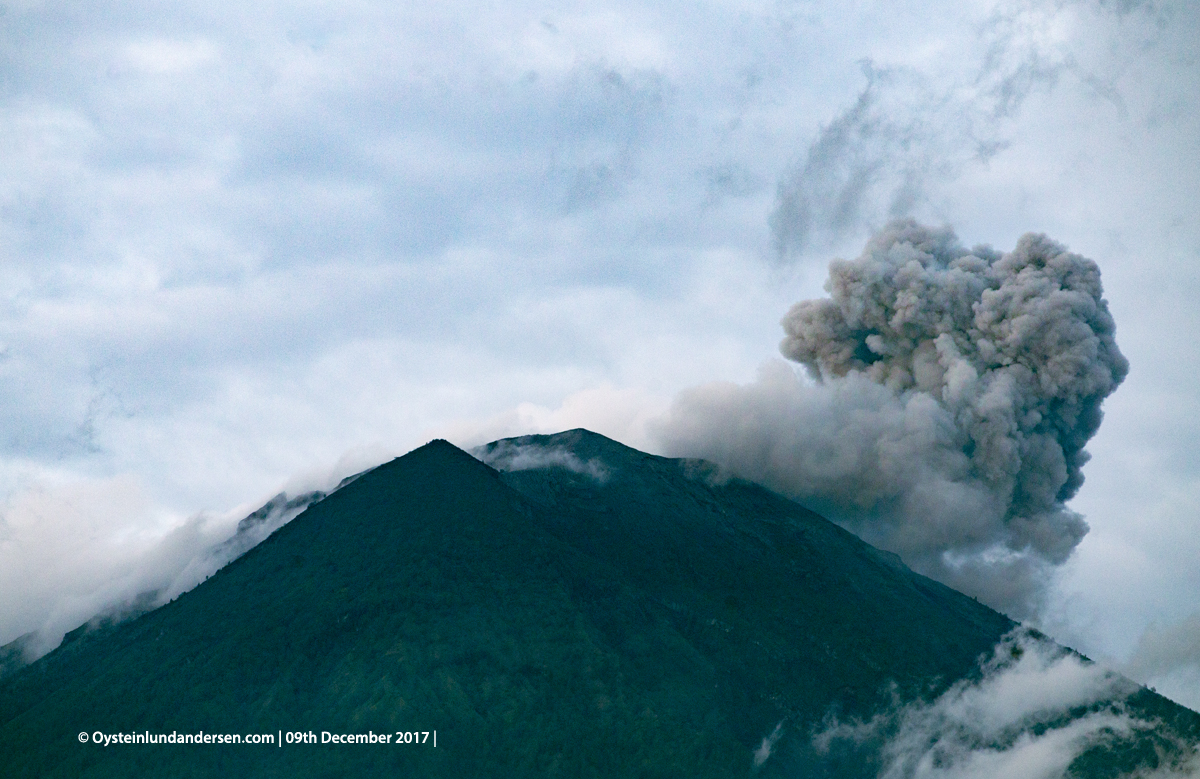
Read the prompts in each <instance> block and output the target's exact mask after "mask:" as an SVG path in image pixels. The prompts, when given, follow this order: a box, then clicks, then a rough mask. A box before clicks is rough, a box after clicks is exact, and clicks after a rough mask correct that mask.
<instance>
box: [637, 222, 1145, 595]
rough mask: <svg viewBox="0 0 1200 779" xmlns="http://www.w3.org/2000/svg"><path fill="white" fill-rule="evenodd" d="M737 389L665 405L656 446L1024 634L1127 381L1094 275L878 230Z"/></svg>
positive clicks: (1057, 252) (1082, 526) (1064, 263)
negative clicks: (810, 511) (1115, 396)
mask: <svg viewBox="0 0 1200 779" xmlns="http://www.w3.org/2000/svg"><path fill="white" fill-rule="evenodd" d="M826 289H827V290H828V291H829V292H830V297H828V298H822V299H819V300H808V301H803V302H801V303H798V304H796V305H795V306H794V307H793V308H792V310H791V311H790V312H788V314H787V316H786V317H785V318H784V320H783V326H784V330H785V332H786V338H785V339H784V341H783V343H782V345H781V351H782V352H783V354H784V356H786V357H788V358H789V359H791V360H794V361H796V362H797V363H799V364H800V365H803V366H804V367H805V368H806V369H807V373H808V375H809V377H810V379H811V381H807V382H806V381H804V380H803V379H802V378H801V377H800V376H798V375H796V372H795V371H793V370H792V369H791V368H790V367H789V366H787V365H785V364H783V363H773V364H768V365H767V366H764V368H763V370H762V372H761V374H760V376H759V379H758V380H757V381H756V382H754V383H752V384H749V385H745V386H737V385H731V384H712V385H705V386H701V387H698V388H695V389H692V390H690V391H687V392H684V393H681V395H680V396H679V397H678V398H677V399H676V402H675V404H674V406H673V407H672V410H671V411H670V412H669V414H668V415H667V417H666V418H665V419H664V420H663V423H662V425H661V426H660V428H659V436H660V439H661V441H662V442H663V445H664V446H665V448H666V449H667V450H668V451H669V452H670V453H671V454H674V455H680V456H688V457H702V458H706V459H710V460H713V461H715V462H716V463H718V464H719V465H722V466H724V467H726V468H728V469H729V470H731V471H733V472H734V473H737V474H739V475H742V476H745V477H747V478H750V479H753V480H755V481H759V482H762V483H764V484H767V485H768V486H770V487H772V488H774V489H777V490H779V491H781V492H783V493H784V494H787V495H789V496H791V497H794V498H796V499H798V500H800V501H801V502H804V503H806V504H808V505H811V506H812V507H813V508H815V509H818V510H820V511H823V512H826V513H827V514H828V515H830V517H831V518H832V519H834V520H836V521H838V522H840V523H841V524H843V525H845V526H846V527H848V528H850V529H851V530H853V531H854V532H856V533H858V534H859V535H860V536H862V537H863V538H865V539H866V540H867V541H869V542H871V543H873V544H875V545H876V546H881V547H883V548H885V549H888V550H891V551H894V552H896V553H898V554H900V555H901V556H902V557H903V558H904V559H905V561H906V562H907V563H908V564H909V565H911V566H913V567H914V568H916V569H917V570H920V571H921V572H923V573H926V574H928V575H931V576H934V577H935V578H938V579H940V580H942V581H944V582H946V583H948V584H950V585H951V586H954V587H956V588H958V589H961V590H964V591H966V592H969V593H971V594H974V595H977V596H979V597H981V598H983V599H984V600H986V601H987V602H988V603H990V604H991V605H993V606H995V607H997V608H1001V609H1003V610H1005V611H1008V612H1009V613H1010V614H1012V615H1014V616H1017V617H1021V618H1024V617H1029V616H1031V615H1033V614H1034V613H1036V611H1037V609H1038V599H1039V597H1040V594H1041V591H1042V585H1043V584H1044V579H1045V576H1046V574H1047V572H1048V571H1049V570H1050V568H1052V567H1053V566H1055V565H1057V564H1060V563H1062V562H1063V561H1065V560H1066V559H1067V558H1068V557H1069V556H1070V554H1071V552H1072V550H1074V548H1075V547H1076V545H1077V544H1078V543H1079V541H1080V540H1081V539H1082V538H1083V536H1084V534H1085V533H1086V532H1087V524H1086V523H1085V522H1084V520H1083V517H1081V516H1080V515H1078V514H1077V513H1075V512H1073V511H1071V510H1070V509H1069V508H1068V507H1067V501H1068V500H1070V498H1071V497H1072V496H1073V495H1075V493H1076V491H1077V490H1078V489H1079V487H1080V485H1081V484H1082V483H1083V473H1082V467H1083V464H1084V463H1085V462H1086V461H1087V459H1088V455H1087V453H1086V451H1085V450H1084V446H1085V445H1086V443H1087V441H1088V440H1089V439H1090V438H1091V437H1092V436H1093V435H1094V434H1095V433H1096V431H1097V429H1098V428H1099V426H1100V420H1101V417H1102V415H1101V411H1100V405H1101V402H1102V401H1103V400H1104V398H1105V397H1107V396H1108V395H1109V394H1110V393H1111V392H1112V391H1113V390H1115V389H1116V387H1117V385H1119V384H1120V383H1121V381H1122V380H1123V379H1124V377H1125V375H1126V373H1127V372H1128V369H1129V366H1128V362H1127V361H1126V360H1125V358H1124V357H1123V356H1122V355H1121V352H1120V350H1119V349H1118V348H1117V345H1116V340H1115V324H1114V322H1113V318H1112V316H1111V315H1110V313H1109V311H1108V305H1107V303H1106V301H1105V300H1104V298H1103V296H1102V288H1101V284H1100V270H1099V268H1098V267H1097V266H1096V264H1095V263H1094V262H1092V261H1091V260H1088V259H1085V258H1083V257H1081V256H1079V255H1077V254H1073V253H1071V252H1069V251H1067V250H1066V248H1065V247H1063V246H1061V245H1059V244H1057V243H1055V242H1053V241H1051V240H1050V239H1048V238H1046V237H1045V236H1043V235H1033V234H1029V235H1025V236H1024V237H1022V238H1021V239H1020V240H1019V241H1018V243H1017V246H1016V248H1015V249H1013V251H1011V252H1008V253H1001V252H998V251H996V250H994V249H992V248H991V247H987V246H978V247H975V248H974V249H970V250H968V249H966V248H964V247H963V246H962V245H961V244H960V243H959V242H958V239H957V238H956V236H955V234H954V232H953V231H952V230H950V229H949V228H930V227H924V226H921V225H919V224H917V223H915V222H912V221H907V220H906V221H897V222H893V223H891V224H889V225H888V226H887V227H886V228H885V229H883V230H882V231H880V232H879V233H878V234H876V235H875V236H874V237H873V238H871V240H870V241H869V242H868V243H867V246H866V248H865V249H864V251H863V253H862V255H861V256H859V257H858V258H856V259H855V260H852V261H845V260H835V261H834V262H833V263H831V265H830V270H829V280H828V281H827V283H826Z"/></svg>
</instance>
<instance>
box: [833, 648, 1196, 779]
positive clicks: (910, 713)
mask: <svg viewBox="0 0 1200 779" xmlns="http://www.w3.org/2000/svg"><path fill="white" fill-rule="evenodd" d="M1137 689H1138V687H1137V685H1135V684H1133V683H1132V682H1130V681H1129V680H1128V679H1125V678H1124V677H1122V676H1120V675H1118V674H1115V673H1113V672H1112V671H1109V670H1106V669H1104V668H1102V667H1101V666H1099V665H1096V664H1094V663H1091V662H1089V661H1087V660H1085V659H1083V658H1082V657H1080V656H1079V655H1077V654H1074V653H1072V652H1070V651H1067V650H1064V649H1062V648H1061V647H1058V646H1056V645H1055V644H1053V643H1052V642H1050V641H1048V640H1047V639H1045V638H1043V637H1040V636H1038V635H1035V634H1033V633H1031V632H1030V631H1027V630H1025V629H1020V628H1019V629H1017V630H1015V631H1014V632H1013V633H1010V634H1009V635H1008V636H1006V637H1005V638H1004V640H1003V641H1001V642H1000V643H999V644H998V645H997V646H996V649H995V651H994V653H993V655H992V657H991V658H990V659H988V660H987V661H986V662H985V663H983V664H982V666H981V668H980V674H979V675H978V676H977V677H975V678H972V679H964V680H962V681H959V682H957V683H956V684H954V685H953V686H951V687H950V689H948V690H947V691H946V692H944V693H942V694H941V695H939V696H938V697H936V698H935V699H933V700H931V701H911V702H907V703H897V704H896V705H894V706H893V707H891V708H890V709H889V710H887V711H885V712H882V713H880V714H878V715H876V716H875V717H873V718H872V719H871V720H869V721H868V722H850V723H841V722H838V721H836V720H832V721H830V722H829V723H827V727H826V728H825V729H824V730H822V731H821V732H820V733H818V734H817V735H816V736H815V737H814V745H815V746H816V748H817V750H818V751H819V752H823V753H829V752H830V751H831V750H837V749H841V750H849V751H852V752H856V753H859V754H860V755H862V756H864V758H865V759H872V760H873V761H877V764H878V765H879V772H878V774H877V775H878V777H880V779H901V778H903V779H934V778H935V777H936V778H938V779H967V778H968V777H989V778H995V777H1002V778H1003V777H1020V778H1021V779H1056V778H1057V777H1063V776H1066V775H1067V770H1068V768H1069V767H1070V766H1071V764H1072V763H1073V762H1074V761H1075V760H1076V759H1077V758H1079V757H1080V755H1082V754H1083V753H1084V752H1086V751H1087V750H1089V749H1091V748H1093V747H1096V746H1101V745H1104V746H1109V747H1111V746H1114V745H1119V744H1120V742H1122V741H1125V740H1127V739H1135V738H1137V737H1138V736H1139V735H1141V734H1144V733H1145V732H1146V731H1149V730H1154V729H1156V728H1159V735H1160V737H1162V738H1165V739H1168V741H1169V740H1170V739H1172V738H1174V737H1173V736H1171V735H1169V734H1165V733H1163V732H1162V731H1161V728H1160V723H1157V722H1149V721H1146V720H1145V719H1142V718H1140V717H1138V716H1137V715H1136V714H1134V713H1132V712H1131V710H1130V709H1129V708H1128V707H1127V706H1126V701H1127V699H1128V698H1129V696H1130V695H1131V694H1133V693H1134V692H1136V691H1137ZM1169 743H1170V747H1171V749H1169V750H1168V751H1169V752H1171V753H1173V755H1174V757H1171V756H1170V755H1168V754H1166V753H1164V754H1163V755H1162V756H1161V757H1162V762H1161V764H1160V765H1159V767H1158V769H1157V770H1156V771H1155V772H1154V773H1153V774H1149V773H1146V772H1144V771H1139V772H1138V773H1137V774H1133V775H1136V776H1139V777H1148V776H1155V777H1161V779H1166V778H1167V777H1179V778H1180V779H1182V778H1183V777H1189V776H1195V775H1196V772H1197V768H1198V767H1200V766H1198V764H1197V761H1196V753H1195V748H1194V747H1193V746H1190V745H1187V744H1177V743H1174V742H1173V741H1170V742H1169ZM1135 770H1136V769H1135Z"/></svg>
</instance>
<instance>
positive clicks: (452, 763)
mask: <svg viewBox="0 0 1200 779" xmlns="http://www.w3.org/2000/svg"><path fill="white" fill-rule="evenodd" d="M488 463H491V465H489V464H488ZM492 465H494V466H496V467H492ZM1014 627H1015V625H1014V623H1013V622H1012V621H1011V620H1009V619H1008V618H1006V617H1005V616H1003V615H1001V614H999V613H997V612H995V611H992V610H991V609H989V608H987V607H986V606H983V605H982V604H980V603H978V602H976V601H975V600H973V599H972V598H969V597H967V596H965V595H962V594H960V593H958V592H955V591H953V590H951V589H949V588H947V587H945V586H943V585H941V584H938V583H936V582H934V581H932V580H930V579H927V578H925V577H922V576H920V575H917V574H915V573H914V572H912V571H911V570H909V569H908V568H906V567H905V566H904V565H903V563H902V562H901V561H900V560H899V558H897V557H895V556H894V555H891V554H888V553H885V552H881V551H879V550H877V549H874V548H873V547H871V546H869V545H868V544H866V543H864V542H863V541H861V540H859V539H858V538H857V537H855V536H854V535H852V534H850V533H848V532H846V531H844V530H842V529H841V528H839V527H837V526H836V525H834V524H832V523H830V522H828V521H826V520H824V519H823V518H821V517H820V516H818V515H816V514H814V513H812V512H810V511H808V510H806V509H804V508H803V507H801V506H799V505H797V504H795V503H793V502H791V501H789V500H786V499H784V498H782V497H780V496H779V495H776V494H774V493H772V492H770V491H768V490H766V489H764V488H762V487H759V486H756V485H754V484H751V483H748V482H744V481H740V480H737V479H730V478H726V477H724V476H723V475H722V474H720V473H718V472H717V471H716V469H715V468H714V467H713V466H711V465H709V464H707V463H704V462H700V461H694V460H675V459H667V458H662V457H656V456H652V455H648V454H644V453H642V452H639V451H637V450H634V449H630V448H628V447H625V446H622V445H620V444H618V443H616V442H614V441H611V440H609V439H606V438H604V437H602V436H598V435H595V434H593V433H589V432H587V431H583V430H574V431H569V432H567V433H562V434H559V435H557V436H531V437H525V438H519V439H508V440H505V441H499V442H496V443H494V444H489V445H488V446H486V447H483V448H481V449H480V450H478V451H477V452H476V456H472V455H471V454H468V453H467V452H464V451H462V450H460V449H458V448H456V447H454V446H452V445H451V444H449V443H447V442H445V441H434V442H432V443H429V444H427V445H425V446H423V447H421V448H419V449H417V450H415V451H413V452H411V453H409V454H407V455H405V456H403V457H400V458H397V459H395V460H393V461H391V462H389V463H386V464H384V465H381V466H379V467H377V468H375V469H373V470H371V471H369V472H366V473H364V474H363V475H361V476H360V477H359V478H357V479H355V480H353V481H350V482H348V483H346V484H345V485H344V486H342V487H341V488H340V489H338V490H337V491H335V492H333V493H332V494H330V495H328V496H327V497H324V498H323V499H321V500H319V501H318V502H315V503H313V504H312V505H311V506H309V507H308V508H307V510H305V511H304V512H303V513H301V514H300V515H299V516H298V517H296V518H295V519H293V520H292V521H291V522H289V523H288V524H285V525H284V526H282V527H281V528H280V529H278V530H277V531H275V532H274V533H273V534H272V535H270V536H269V537H268V538H267V539H266V540H265V541H263V542H262V543H260V544H259V545H257V546H256V547H254V548H253V549H251V550H250V551H248V552H247V553H246V554H244V555H242V556H241V557H239V558H238V559H236V560H235V561H233V562H232V563H230V564H229V565H227V566H226V567H224V568H222V569H221V570H220V571H218V572H217V573H216V574H215V575H213V576H212V577H211V578H209V579H208V580H207V581H205V582H203V583H202V584H200V585H199V586H197V587H196V588H195V589H193V590H191V591H190V592H187V593H184V594H183V595H181V596H180V597H179V598H177V599H176V600H174V601H173V602H171V603H169V604H167V605H165V606H163V607H161V608H158V609H156V610H154V611H151V612H149V613H147V614H144V615H142V616H141V617H139V618H137V619H136V620H133V621H129V622H125V623H123V624H119V625H115V626H112V627H109V628H106V629H104V630H99V631H92V632H84V633H82V634H81V635H80V636H79V637H78V638H76V639H75V640H72V641H68V642H65V643H64V644H63V645H62V646H60V647H59V648H58V649H57V650H55V651H54V652H52V653H50V654H49V655H47V656H46V657H44V658H42V659H40V660H39V661H37V662H36V663H34V664H32V665H30V666H27V667H25V668H23V669H21V670H19V671H16V672H15V673H13V674H11V675H10V676H8V677H6V678H5V679H3V680H0V766H2V767H3V771H2V773H3V775H4V776H7V777H68V776H69V777H107V776H114V777H115V776H121V777H128V776H196V777H202V776H204V777H206V776H217V775H221V776H225V775H232V776H288V777H291V776H350V775H365V776H376V775H380V776H382V775H387V776H421V777H441V776H445V777H451V776H452V777H490V776H495V777H519V776H570V777H586V776H622V777H625V776H644V777H658V776H661V777H668V776H671V777H675V776H697V777H703V776H712V777H727V776H738V775H748V774H752V773H753V774H755V775H761V776H800V777H803V776H847V777H851V776H873V775H875V773H876V771H877V768H878V765H877V763H875V762H873V758H871V757H870V756H869V755H866V754H865V753H862V752H854V751H851V752H841V753H839V752H837V751H836V750H835V751H829V750H821V749H818V748H817V747H816V746H815V743H814V739H813V734H814V733H816V732H817V731H818V730H820V729H821V728H822V727H823V725H824V724H827V723H829V722H830V721H832V718H837V719H838V721H854V720H856V719H858V720H866V719H867V718H869V717H871V716H872V715H873V714H874V713H876V712H878V711H879V710H880V709H881V708H886V707H887V706H889V705H891V703H892V702H893V701H895V700H901V699H922V698H929V697H931V696H935V695H938V694H939V693H941V692H944V691H945V690H947V689H948V688H950V687H951V685H953V684H954V683H955V682H957V681H958V680H961V679H965V678H970V677H971V676H972V674H976V675H977V674H978V673H979V672H980V671H979V669H980V665H979V663H980V661H981V659H984V658H986V657H988V656H989V654H990V653H991V652H992V651H993V647H994V646H996V644H997V642H999V641H1000V640H1001V639H1002V637H1004V636H1005V635H1006V634H1008V633H1009V632H1010V631H1012V630H1013V628H1014ZM1108 705H1114V706H1115V705H1118V704H1116V703H1111V702H1101V703H1099V704H1097V706H1100V707H1103V706H1108ZM1119 705H1120V706H1123V707H1128V708H1129V709H1131V710H1134V711H1136V712H1137V713H1138V715H1139V717H1141V718H1142V719H1143V720H1145V721H1153V722H1155V723H1157V726H1156V727H1155V728H1154V729H1153V730H1152V731H1148V732H1142V731H1139V732H1137V733H1134V734H1132V735H1128V734H1127V736H1126V737H1125V738H1124V740H1120V739H1118V740H1117V741H1116V742H1113V743H1110V744H1108V745H1105V746H1103V747H1097V748H1096V749H1093V750H1092V751H1091V752H1090V753H1088V754H1086V755H1084V756H1083V757H1081V758H1080V759H1079V760H1076V761H1075V763H1074V764H1073V766H1072V771H1073V772H1074V773H1075V774H1077V775H1086V776H1115V775H1119V774H1120V773H1121V772H1123V771H1126V770H1128V769H1131V768H1134V767H1137V766H1141V767H1146V768H1153V767H1156V766H1158V764H1159V763H1160V762H1162V761H1164V760H1168V759H1170V756H1171V754H1172V753H1171V750H1172V749H1175V750H1176V751H1178V748H1177V745H1178V744H1179V743H1184V742H1187V741H1188V740H1190V741H1191V742H1193V743H1194V742H1195V741H1196V740H1197V738H1198V737H1200V715H1196V714H1194V713H1192V712H1189V711H1188V710H1186V709H1183V708H1181V707H1178V706H1176V705H1174V704H1172V703H1170V702H1169V701H1167V700H1165V699H1163V698H1161V697H1159V696H1157V695H1155V694H1153V693H1152V692H1150V691H1148V690H1140V691H1137V692H1135V693H1134V694H1132V695H1131V696H1129V697H1128V700H1127V701H1123V702H1121V703H1120V704H1119ZM1093 708H1096V707H1093ZM1083 713H1084V712H1069V713H1067V714H1065V715H1064V716H1066V717H1076V716H1081V715H1082V714H1083ZM435 731H436V736H424V735H422V734H426V733H428V734H433V733H434V732H435ZM97 733H99V734H102V735H109V736H111V735H112V734H127V735H128V736H129V738H130V739H131V740H132V739H133V737H134V734H136V735H139V736H142V735H145V736H147V737H148V736H149V735H159V734H176V735H179V734H197V733H206V734H218V735H224V734H236V735H239V736H242V737H243V738H245V736H247V735H250V734H268V735H270V736H271V737H272V739H273V743H269V744H246V743H241V744H228V743H224V744H220V743H217V744H199V745H197V744H175V743H167V744H156V743H149V744H145V743H119V742H114V741H111V740H110V743H109V744H108V745H107V746H105V745H104V744H103V743H99V744H97V743H93V742H94V740H95V735H96V734H97ZM310 733H311V734H313V736H315V740H316V742H317V743H305V742H307V741H309V738H310V737H309V735H308V734H310ZM323 733H329V734H330V739H331V740H332V736H333V735H341V734H367V735H368V737H369V736H370V735H378V734H386V735H388V736H390V741H391V743H384V744H379V743H366V744H361V743H351V744H343V743H321V741H322V739H323ZM397 733H400V734H405V733H407V734H412V733H417V734H418V735H417V736H416V740H417V741H419V742H421V743H405V740H406V739H412V738H413V737H412V736H411V735H409V736H407V737H406V736H403V735H401V736H399V737H397V736H396V734H397ZM295 734H301V735H300V738H299V739H297V737H296V736H295ZM85 737H86V738H87V741H86V742H84V738H85ZM434 738H436V746H434V745H433V739H434ZM289 740H291V741H296V740H299V741H300V742H301V743H288V741H289ZM397 741H400V743H397Z"/></svg>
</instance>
